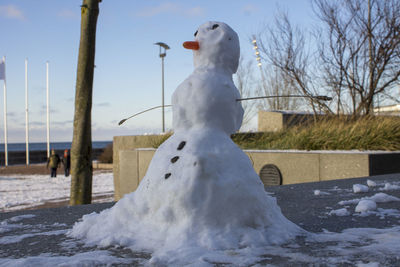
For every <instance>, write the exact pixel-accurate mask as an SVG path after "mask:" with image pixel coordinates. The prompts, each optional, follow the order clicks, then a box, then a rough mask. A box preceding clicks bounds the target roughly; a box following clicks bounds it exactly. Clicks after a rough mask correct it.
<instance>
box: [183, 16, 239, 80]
mask: <svg viewBox="0 0 400 267" xmlns="http://www.w3.org/2000/svg"><path fill="white" fill-rule="evenodd" d="M194 36H195V41H194V42H185V43H184V45H183V46H184V47H185V48H188V49H193V50H194V55H193V58H194V59H193V60H194V66H195V68H198V67H220V68H224V69H226V70H228V71H229V72H231V73H232V74H233V73H235V72H236V71H237V68H238V64H239V56H240V46H239V37H238V35H237V33H236V32H235V31H234V30H232V28H231V27H229V26H228V25H227V24H225V23H223V22H216V21H209V22H206V23H204V24H203V25H201V26H200V27H199V29H198V30H197V31H196V32H195V34H194Z"/></svg>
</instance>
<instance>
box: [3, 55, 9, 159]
mask: <svg viewBox="0 0 400 267" xmlns="http://www.w3.org/2000/svg"><path fill="white" fill-rule="evenodd" d="M3 62H4V90H3V92H4V159H5V166H8V147H7V85H6V57H5V56H4V57H3Z"/></svg>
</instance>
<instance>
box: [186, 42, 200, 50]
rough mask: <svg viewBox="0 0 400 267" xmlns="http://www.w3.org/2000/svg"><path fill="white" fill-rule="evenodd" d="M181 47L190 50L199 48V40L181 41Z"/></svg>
mask: <svg viewBox="0 0 400 267" xmlns="http://www.w3.org/2000/svg"><path fill="white" fill-rule="evenodd" d="M183 47H184V48H186V49H192V50H199V48H200V46H199V42H197V41H187V42H184V43H183Z"/></svg>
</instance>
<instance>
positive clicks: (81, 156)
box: [69, 0, 101, 205]
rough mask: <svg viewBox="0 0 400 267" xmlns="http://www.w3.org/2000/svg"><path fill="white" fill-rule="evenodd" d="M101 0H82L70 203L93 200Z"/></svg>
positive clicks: (84, 202)
mask: <svg viewBox="0 0 400 267" xmlns="http://www.w3.org/2000/svg"><path fill="white" fill-rule="evenodd" d="M100 1H101V0H83V4H82V6H81V9H82V10H81V12H82V13H81V39H80V44H79V56H78V71H77V78H76V92H75V115H74V133H73V139H72V147H71V176H72V178H71V197H70V202H69V203H70V205H80V204H89V203H91V201H92V170H93V169H92V129H91V124H92V123H91V113H92V91H93V72H94V58H95V44H96V25H97V17H98V15H99V2H100Z"/></svg>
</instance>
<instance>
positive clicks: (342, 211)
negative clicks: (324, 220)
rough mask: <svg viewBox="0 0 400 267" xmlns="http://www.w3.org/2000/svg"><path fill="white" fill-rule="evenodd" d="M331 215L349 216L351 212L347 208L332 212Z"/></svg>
mask: <svg viewBox="0 0 400 267" xmlns="http://www.w3.org/2000/svg"><path fill="white" fill-rule="evenodd" d="M329 215H336V216H349V215H350V212H349V211H348V210H347V209H346V208H341V209H337V210H331V211H330V212H329Z"/></svg>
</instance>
